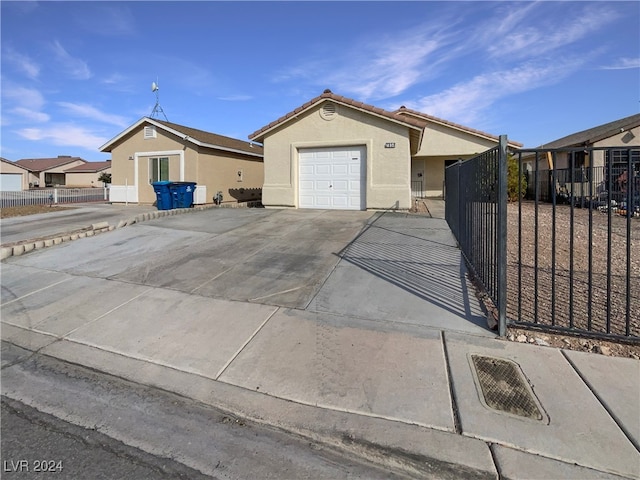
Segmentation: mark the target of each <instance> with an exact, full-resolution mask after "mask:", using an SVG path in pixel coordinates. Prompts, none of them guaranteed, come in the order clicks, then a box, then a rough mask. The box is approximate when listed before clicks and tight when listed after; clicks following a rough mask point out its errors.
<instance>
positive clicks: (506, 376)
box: [471, 355, 544, 420]
mask: <svg viewBox="0 0 640 480" xmlns="http://www.w3.org/2000/svg"><path fill="white" fill-rule="evenodd" d="M471 359H472V360H473V366H474V367H475V370H476V374H477V378H478V383H479V384H480V388H481V390H482V395H483V396H484V400H485V402H486V404H487V406H488V407H489V408H492V409H494V410H500V411H502V412H506V413H510V414H512V415H518V416H520V417H526V418H531V419H533V420H542V419H543V418H544V417H543V415H542V412H541V409H540V408H539V407H538V405H537V403H536V400H535V398H534V396H533V392H531V390H530V389H529V387H528V385H527V383H526V380H525V379H524V376H523V374H522V373H521V372H520V368H519V367H518V365H516V364H515V363H513V362H511V361H509V360H504V359H500V358H493V357H483V356H479V355H472V356H471Z"/></svg>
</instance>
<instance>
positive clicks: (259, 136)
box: [248, 96, 423, 143]
mask: <svg viewBox="0 0 640 480" xmlns="http://www.w3.org/2000/svg"><path fill="white" fill-rule="evenodd" d="M323 102H333V103H337V104H339V105H342V106H344V107H347V108H351V109H353V110H357V111H359V112H363V113H366V114H368V115H373V116H374V117H377V118H381V119H383V120H387V121H389V122H392V123H396V124H398V125H402V126H405V127H408V128H411V129H414V130H416V131H422V130H423V127H418V126H417V125H411V124H410V123H407V122H405V121H403V120H401V119H399V118H398V119H394V118H391V117H389V116H387V115H382V114H379V113H377V112H375V111H371V110H368V109H365V108H359V107H358V106H357V105H351V104H349V103H346V102H342V101H340V100H338V99H336V98H333V97H329V96H327V97H323V96H321V97H319V98H318V99H317V100H316V101H313V102H310V104H309V105H307V107H305V108H303V109H301V110H300V111H299V112H297V113H296V114H295V115H291V116H290V117H288V118H284V119H282V121H280V122H278V121H275V122H274V124H273V125H272V126H271V127H269V128H267V129H266V130H264V131H261V130H258V131H257V132H254V133H252V134H251V135H249V137H248V138H249V140H251V141H254V142H260V143H263V140H264V137H266V136H267V135H268V134H269V133H271V132H273V131H274V130H276V129H278V128H281V127H282V126H284V125H286V124H287V123H289V122H290V121H292V120H295V119H297V118H298V117H300V115H303V114H305V113H306V112H308V111H309V110H311V109H313V108H315V107H317V106H318V105H320V104H322V103H323ZM294 111H295V110H294ZM388 113H393V112H388ZM398 116H399V115H398ZM285 117H286V116H285Z"/></svg>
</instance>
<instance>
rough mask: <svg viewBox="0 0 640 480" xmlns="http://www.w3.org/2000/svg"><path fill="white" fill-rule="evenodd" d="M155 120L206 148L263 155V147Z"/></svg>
mask: <svg viewBox="0 0 640 480" xmlns="http://www.w3.org/2000/svg"><path fill="white" fill-rule="evenodd" d="M153 120H154V121H155V122H157V123H160V124H162V125H164V126H166V127H168V128H170V129H172V130H175V131H177V132H180V133H183V134H185V135H187V136H189V137H190V139H195V140H196V141H197V142H199V143H201V144H204V145H205V146H212V147H222V148H223V149H230V150H239V151H241V152H247V153H251V154H260V155H262V153H263V150H262V146H260V145H255V144H251V143H249V142H245V141H244V140H238V139H236V138H231V137H225V136H224V135H218V134H217V133H211V132H206V131H204V130H198V129H197V128H191V127H186V126H184V125H178V124H177V123H171V122H167V121H164V120H157V119H153ZM252 145H253V146H252Z"/></svg>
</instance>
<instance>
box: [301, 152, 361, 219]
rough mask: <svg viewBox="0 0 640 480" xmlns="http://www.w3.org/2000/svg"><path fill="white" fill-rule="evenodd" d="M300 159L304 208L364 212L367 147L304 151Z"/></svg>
mask: <svg viewBox="0 0 640 480" xmlns="http://www.w3.org/2000/svg"><path fill="white" fill-rule="evenodd" d="M298 158H299V168H298V172H299V174H298V176H299V181H298V188H299V196H298V198H299V203H298V204H299V206H300V207H301V208H327V209H352V210H361V209H362V208H364V200H363V195H364V176H365V172H366V168H365V167H364V166H363V164H364V162H365V148H364V147H355V148H354V147H336V148H317V149H303V150H301V151H300V153H299V157H298Z"/></svg>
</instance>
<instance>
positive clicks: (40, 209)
mask: <svg viewBox="0 0 640 480" xmlns="http://www.w3.org/2000/svg"><path fill="white" fill-rule="evenodd" d="M74 208H76V207H59V206H56V205H51V206H50V205H21V206H19V207H7V208H2V209H0V218H10V217H22V216H25V215H36V214H38V213H52V212H59V211H60V210H72V209H74Z"/></svg>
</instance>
